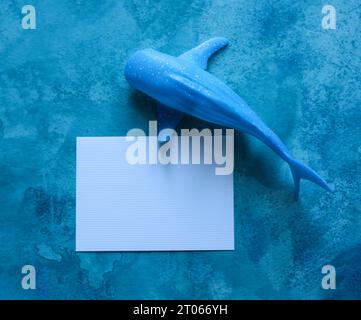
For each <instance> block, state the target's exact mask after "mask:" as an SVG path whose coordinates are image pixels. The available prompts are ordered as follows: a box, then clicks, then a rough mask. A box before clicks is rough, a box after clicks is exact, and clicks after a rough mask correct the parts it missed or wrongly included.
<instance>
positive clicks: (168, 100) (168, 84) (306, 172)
mask: <svg viewBox="0 0 361 320" xmlns="http://www.w3.org/2000/svg"><path fill="white" fill-rule="evenodd" d="M227 44H228V40H227V39H226V38H222V37H216V38H212V39H210V40H208V41H206V42H204V43H202V44H200V45H199V46H197V47H195V48H193V49H191V50H190V51H187V52H186V53H184V54H182V55H180V56H179V57H172V56H169V55H167V54H164V53H161V52H159V51H156V50H153V49H145V50H140V51H137V52H136V53H134V54H133V55H132V56H131V57H130V59H129V60H128V62H127V64H126V66H125V71H124V75H125V78H126V80H127V81H128V82H129V84H130V85H131V86H132V87H134V88H135V89H137V90H140V91H142V92H143V93H145V94H147V95H149V96H150V97H152V98H154V99H156V100H157V103H158V104H157V116H158V123H159V126H160V129H164V128H175V127H176V126H177V124H178V123H179V121H180V120H181V118H182V116H183V113H186V114H189V115H192V116H194V117H197V118H200V119H202V120H205V121H208V122H212V123H215V124H218V125H221V126H225V127H231V128H234V129H237V130H239V131H241V132H244V133H246V134H250V135H252V136H254V137H256V138H257V139H259V140H261V141H262V142H263V143H265V144H266V145H267V146H268V147H270V148H271V149H272V150H273V151H274V152H275V153H276V154H278V155H279V156H280V157H281V158H282V159H283V160H284V161H286V162H287V163H288V165H289V166H290V169H291V172H292V176H293V180H294V184H295V197H296V199H297V198H298V195H299V190H300V180H301V179H306V180H309V181H312V182H314V183H316V184H318V185H319V186H321V187H322V188H324V189H325V190H327V191H332V189H331V188H330V187H329V186H328V184H327V183H326V182H325V181H324V180H323V179H322V178H321V177H320V176H319V175H318V174H317V173H316V172H315V171H313V170H312V169H311V168H309V167H308V166H306V165H304V164H302V163H301V162H299V161H297V160H296V159H294V158H293V157H292V155H291V154H290V153H289V151H288V150H287V147H286V146H285V145H284V144H283V142H282V141H281V140H280V138H279V137H278V136H277V135H276V134H275V133H274V132H273V131H272V130H271V129H270V128H268V127H267V125H266V124H265V123H264V122H263V121H262V120H261V119H260V118H259V117H258V116H257V115H256V113H255V112H254V111H253V110H252V109H251V108H250V107H249V106H248V105H247V103H246V102H245V101H244V100H243V99H242V98H241V97H239V96H238V95H237V94H236V93H235V92H234V91H233V90H232V89H230V88H229V87H228V86H226V85H225V84H224V83H223V82H221V81H220V80H218V79H217V78H216V77H214V76H212V75H211V74H210V73H208V72H207V71H205V70H206V69H207V63H208V59H209V58H210V57H211V56H212V54H214V53H215V52H216V51H218V50H219V49H221V48H223V47H225V46H226V45H227ZM158 139H159V141H165V139H166V137H164V136H159V137H158Z"/></svg>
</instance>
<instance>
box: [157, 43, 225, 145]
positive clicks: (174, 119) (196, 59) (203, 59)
mask: <svg viewBox="0 0 361 320" xmlns="http://www.w3.org/2000/svg"><path fill="white" fill-rule="evenodd" d="M227 44H228V40H227V39H226V38H222V37H216V38H212V39H209V40H207V41H205V42H203V43H202V44H200V45H199V46H197V47H195V48H193V49H191V50H189V51H187V52H185V53H183V54H182V55H180V56H179V59H182V60H185V61H189V62H192V63H195V64H196V65H197V66H199V67H200V68H202V69H204V70H205V69H207V65H208V60H209V58H210V57H211V56H212V55H213V54H214V53H215V52H217V51H218V50H219V49H222V48H223V47H225V46H226V45H227ZM182 118H183V113H182V112H180V111H177V110H175V109H172V108H169V107H167V106H166V105H164V104H162V103H160V102H157V120H158V132H159V133H160V134H159V135H158V141H160V142H165V141H167V138H168V135H167V132H166V131H163V132H162V133H161V131H162V130H163V129H168V128H170V129H175V127H176V126H177V125H178V123H179V122H180V121H181V120H182Z"/></svg>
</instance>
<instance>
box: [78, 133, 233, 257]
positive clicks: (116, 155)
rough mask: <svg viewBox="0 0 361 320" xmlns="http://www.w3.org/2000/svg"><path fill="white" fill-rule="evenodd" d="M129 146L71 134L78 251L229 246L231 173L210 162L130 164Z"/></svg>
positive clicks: (121, 140) (111, 139)
mask: <svg viewBox="0 0 361 320" xmlns="http://www.w3.org/2000/svg"><path fill="white" fill-rule="evenodd" d="M144 139H146V140H148V139H149V138H144ZM130 144H132V142H128V141H127V140H126V137H89V138H88V137H82V138H77V148H76V154H77V159H76V250H77V251H160V250H177V251H180V250H181V251H183V250H233V249H234V226H233V174H230V175H224V176H222V175H216V174H215V166H216V165H215V164H189V165H182V164H168V165H164V164H133V165H132V164H129V163H128V161H127V158H126V152H127V150H128V148H129V146H130Z"/></svg>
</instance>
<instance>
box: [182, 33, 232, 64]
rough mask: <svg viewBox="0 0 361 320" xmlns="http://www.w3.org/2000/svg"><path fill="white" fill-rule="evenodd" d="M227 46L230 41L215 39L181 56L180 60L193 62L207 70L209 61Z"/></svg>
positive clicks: (220, 38)
mask: <svg viewBox="0 0 361 320" xmlns="http://www.w3.org/2000/svg"><path fill="white" fill-rule="evenodd" d="M227 44H228V39H226V38H222V37H215V38H212V39H209V40H207V41H205V42H203V43H202V44H200V45H199V46H197V47H195V48H193V49H191V50H189V51H187V52H185V53H183V54H182V55H180V56H179V58H180V59H184V60H187V61H192V62H194V63H196V64H197V65H198V66H199V67H201V68H202V69H204V70H206V69H207V64H208V59H209V58H210V57H211V56H212V55H213V54H214V53H216V52H217V51H218V50H219V49H222V48H223V47H225V46H226V45H227Z"/></svg>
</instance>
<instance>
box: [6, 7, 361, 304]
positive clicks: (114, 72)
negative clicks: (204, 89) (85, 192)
mask: <svg viewBox="0 0 361 320" xmlns="http://www.w3.org/2000/svg"><path fill="white" fill-rule="evenodd" d="M25 4H33V5H34V6H35V7H36V10H37V29H36V30H23V29H22V28H21V18H22V15H21V7H22V6H23V5H25ZM324 4H326V3H324V1H319V0H306V1H302V2H300V1H291V0H280V1H267V0H260V1H253V0H243V1H241V0H235V1H223V0H216V1H207V0H193V1H173V0H167V1H159V0H158V1H150V0H148V1H145V0H133V1H115V0H114V1H101V2H100V1H90V0H77V1H75V0H74V1H71V0H64V1H56V0H51V1H38V0H31V1H30V3H29V1H26V2H24V1H10V0H2V1H1V2H0V241H1V246H0V298H2V299H9V298H19V299H31V298H39V299H48V298H55V299H60V298H61V299H72V298H81V299H84V298H90V299H95V298H97V299H107V298H109V299H129V298H131V299H158V298H159V299H163V298H166V299H175V298H188V299H193V298H194V299H196V298H202V299H215V298H224V299H281V298H282V299H330V298H331V299H332V298H341V299H343V298H361V266H360V263H361V232H360V230H361V215H360V211H361V210H360V208H361V203H360V187H361V185H360V183H361V179H360V178H361V176H360V154H361V147H360V139H361V132H360V120H361V116H360V115H361V112H360V103H361V89H360V78H361V59H360V57H361V32H360V31H361V6H360V3H359V1H358V0H348V1H346V0H333V1H331V4H332V5H334V6H335V7H336V10H337V18H338V19H337V30H328V31H326V30H323V29H322V28H321V19H322V15H321V8H322V6H323V5H324ZM217 35H219V36H225V37H228V38H229V39H230V42H231V45H230V46H229V47H228V48H227V49H225V50H224V51H222V52H221V53H220V54H218V55H217V56H216V57H215V58H214V59H213V60H212V61H211V64H210V68H209V70H210V72H212V73H213V74H214V75H216V76H217V77H219V78H220V79H222V80H223V81H224V82H225V83H227V84H228V85H229V86H230V87H231V88H233V89H234V90H235V91H236V92H237V93H239V94H240V95H241V96H243V97H244V99H245V100H246V101H247V102H248V103H249V104H250V106H252V108H253V109H254V110H255V111H256V112H257V113H258V114H259V115H260V116H261V117H262V118H263V119H264V120H265V122H266V123H267V124H268V125H269V126H270V127H271V128H273V129H274V131H275V132H276V133H277V134H279V136H280V137H281V138H282V140H283V141H284V142H285V143H286V145H287V146H288V147H289V149H290V150H291V151H292V152H293V154H294V155H295V156H296V157H297V158H298V159H300V160H302V161H304V162H305V163H307V164H309V165H310V166H311V167H312V168H314V169H315V170H316V171H317V172H319V173H320V174H321V175H322V176H323V177H324V178H325V179H326V180H327V181H328V182H330V183H331V185H333V186H334V187H335V189H336V193H334V194H328V193H326V192H324V191H323V190H322V189H320V188H318V187H317V186H315V185H313V184H311V183H308V182H303V183H302V187H301V196H300V200H299V201H298V202H294V201H293V200H292V194H293V183H292V178H291V175H290V172H289V169H288V166H287V165H286V164H285V163H283V162H282V161H281V160H280V159H279V158H278V157H277V156H275V155H274V154H273V153H272V152H271V151H270V150H269V149H267V148H266V147H265V146H263V145H262V144H261V143H259V142H258V141H256V140H255V139H253V138H250V137H246V136H243V135H241V134H237V135H236V144H235V157H236V158H235V162H236V168H235V173H234V191H235V226H236V227H235V237H236V250H235V251H233V252H187V253H183V252H169V253H168V252H162V253H75V251H74V248H75V243H74V234H75V138H76V137H77V136H103V135H105V136H109V135H116V136H119V135H125V134H126V133H127V131H128V130H129V129H131V128H134V127H138V128H143V129H145V130H147V128H148V120H153V119H155V117H156V113H155V109H154V104H153V102H152V101H150V100H149V99H147V98H146V97H144V96H143V95H141V94H139V93H136V92H134V91H133V90H131V89H130V88H129V86H128V84H127V83H126V81H125V79H124V77H123V68H124V64H125V62H126V60H127V58H128V57H129V56H130V55H131V54H132V53H133V52H134V51H135V50H137V49H140V48H146V47H152V48H156V49H159V50H161V51H163V52H166V53H169V54H173V55H179V54H181V53H182V52H184V51H186V50H188V49H190V48H192V47H194V46H195V45H197V44H198V43H200V42H202V41H203V40H206V39H208V38H210V37H212V36H217ZM204 126H208V124H206V123H203V122H201V121H199V120H195V119H191V118H189V117H187V118H185V119H184V120H183V121H182V123H181V127H185V128H192V127H198V128H201V127H204ZM25 264H32V265H34V266H35V267H36V269H37V290H27V291H25V290H23V289H21V286H20V282H21V279H22V274H21V272H20V270H21V267H22V266H23V265H25ZM325 264H332V265H334V266H335V267H336V270H337V289H336V290H334V291H332V290H329V291H325V290H323V289H322V288H321V278H322V274H321V268H322V266H323V265H325Z"/></svg>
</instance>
